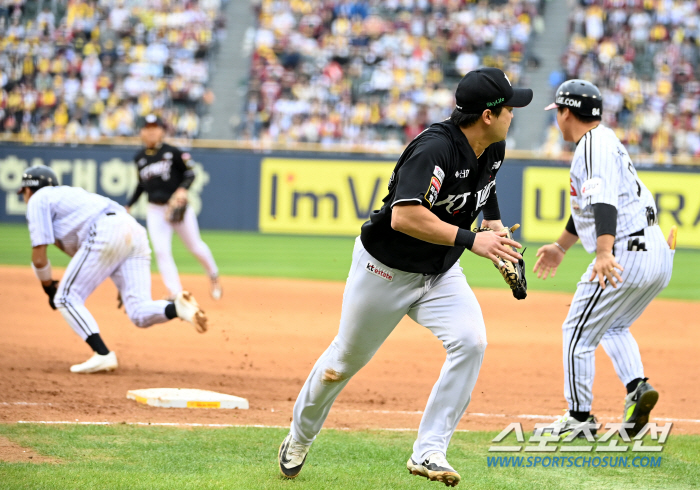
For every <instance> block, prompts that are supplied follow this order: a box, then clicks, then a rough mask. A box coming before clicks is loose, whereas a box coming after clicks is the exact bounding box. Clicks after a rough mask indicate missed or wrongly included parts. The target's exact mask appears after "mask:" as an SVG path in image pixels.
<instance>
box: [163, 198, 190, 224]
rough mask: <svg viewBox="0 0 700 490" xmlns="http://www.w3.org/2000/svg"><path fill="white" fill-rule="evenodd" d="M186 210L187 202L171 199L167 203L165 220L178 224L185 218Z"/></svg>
mask: <svg viewBox="0 0 700 490" xmlns="http://www.w3.org/2000/svg"><path fill="white" fill-rule="evenodd" d="M185 210H187V200H185V199H177V198H172V199H170V201H168V212H167V218H168V221H170V222H171V223H180V222H181V221H182V219H183V218H184V217H185Z"/></svg>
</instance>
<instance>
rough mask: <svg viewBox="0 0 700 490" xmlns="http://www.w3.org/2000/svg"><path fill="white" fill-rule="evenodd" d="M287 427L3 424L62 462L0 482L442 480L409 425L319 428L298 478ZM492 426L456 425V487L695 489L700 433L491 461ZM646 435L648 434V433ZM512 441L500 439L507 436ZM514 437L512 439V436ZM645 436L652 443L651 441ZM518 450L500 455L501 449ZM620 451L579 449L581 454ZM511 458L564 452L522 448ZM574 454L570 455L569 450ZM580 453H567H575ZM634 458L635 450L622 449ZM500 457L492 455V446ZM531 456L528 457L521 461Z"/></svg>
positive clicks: (23, 466)
mask: <svg viewBox="0 0 700 490" xmlns="http://www.w3.org/2000/svg"><path fill="white" fill-rule="evenodd" d="M285 433H286V430H282V429H263V428H230V429H205V428H197V429H180V428H164V427H136V426H127V425H111V426H78V425H65V426H53V427H47V426H41V425H0V435H3V436H5V437H7V438H9V439H10V440H12V441H14V442H16V443H18V444H20V445H22V446H25V447H31V448H33V449H34V450H35V451H36V452H38V453H40V454H42V455H45V456H50V457H52V458H54V459H56V460H58V463H41V464H32V463H2V462H0V487H2V488H13V489H21V488H31V489H38V488H41V489H44V488H45V489H51V488H57V489H63V488H72V489H81V488H85V489H91V490H92V489H101V488H104V489H121V488H124V489H133V488H149V489H160V488H163V489H172V488H197V489H208V488H227V489H277V488H281V489H292V488H294V489H335V488H338V489H343V490H355V489H379V488H387V489H411V488H420V489H425V488H444V487H443V486H442V484H439V483H432V484H428V483H427V481H426V480H425V479H424V478H419V477H416V476H411V475H409V473H408V471H407V470H406V469H405V464H406V460H407V459H408V457H409V456H410V454H411V447H412V443H413V440H414V438H415V436H416V433H415V432H386V431H353V432H347V431H338V430H324V431H322V432H321V434H320V435H319V438H318V439H317V441H316V442H315V443H314V446H313V448H312V450H311V452H310V453H309V456H308V459H307V463H306V465H305V467H304V470H303V471H302V473H301V474H300V475H299V477H298V478H297V479H296V480H293V481H287V480H283V479H281V478H280V477H279V475H278V469H277V448H278V445H279V443H280V442H281V440H282V439H283V438H284V435H285ZM496 434H497V432H459V433H456V434H455V436H454V437H453V439H452V443H451V445H450V449H449V451H448V458H449V460H450V462H451V463H452V465H453V466H454V467H455V468H456V469H457V470H458V471H460V472H461V475H462V478H463V481H462V483H461V484H460V485H459V487H458V488H468V489H510V488H513V489H516V488H517V489H534V490H541V489H543V488H546V489H567V488H596V489H598V488H601V489H603V488H610V489H621V488H629V489H635V490H636V489H642V488H643V489H652V488H663V489H670V488H678V489H681V488H697V487H698V484H699V483H698V482H700V454H699V452H700V437H699V436H674V435H673V433H672V434H671V436H670V437H669V439H668V441H667V443H666V445H665V447H664V450H663V452H662V453H660V454H659V453H646V454H643V456H650V455H651V456H654V457H658V456H662V460H661V465H660V466H659V467H657V468H632V467H628V468H619V467H618V468H576V467H570V468H542V467H537V468H534V467H530V468H493V467H491V468H489V467H488V466H487V460H486V458H487V456H493V455H494V453H489V452H488V447H489V446H490V445H491V444H492V443H491V440H492V439H493V437H495V435H496ZM647 438H648V437H647ZM507 441H508V439H507V440H506V441H505V443H506V444H508V442H507ZM514 442H515V441H514V440H513V441H511V443H514ZM648 443H650V441H649V442H648ZM504 454H505V455H509V456H512V455H514V454H513V453H507V454H506V453H501V455H504ZM606 454H607V455H613V456H619V455H620V454H619V453H600V452H598V453H585V454H584V456H587V457H594V456H604V455H606ZM515 455H516V456H524V457H526V458H527V457H528V456H532V457H533V458H534V457H537V456H540V457H544V456H548V455H549V456H563V455H564V454H562V453H560V452H556V453H548V454H543V453H524V452H521V453H519V454H515ZM569 455H571V453H569ZM580 455H581V454H580V453H579V454H573V456H580ZM623 455H627V456H629V460H628V461H629V462H630V463H629V464H630V465H631V460H632V457H633V456H635V455H638V453H631V452H627V453H624V454H623ZM496 456H498V454H496ZM526 461H527V460H526Z"/></svg>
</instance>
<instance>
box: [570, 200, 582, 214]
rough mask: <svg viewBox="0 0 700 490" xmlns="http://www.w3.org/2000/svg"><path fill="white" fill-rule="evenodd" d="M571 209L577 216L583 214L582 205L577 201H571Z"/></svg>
mask: <svg viewBox="0 0 700 490" xmlns="http://www.w3.org/2000/svg"><path fill="white" fill-rule="evenodd" d="M571 210H572V211H573V213H574V214H575V215H576V216H581V206H579V205H578V203H577V202H576V201H573V202H572V203H571Z"/></svg>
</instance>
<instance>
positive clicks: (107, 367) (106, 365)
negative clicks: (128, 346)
mask: <svg viewBox="0 0 700 490" xmlns="http://www.w3.org/2000/svg"><path fill="white" fill-rule="evenodd" d="M118 365H119V364H118V363H117V355H116V354H115V353H114V352H110V353H109V354H105V355H104V356H101V355H100V354H98V353H97V352H95V354H94V355H93V356H92V357H91V358H90V359H88V360H87V361H85V362H84V363H82V364H75V365H73V366H71V367H70V372H71V373H82V374H90V373H99V372H101V371H114V370H115V369H117V366H118Z"/></svg>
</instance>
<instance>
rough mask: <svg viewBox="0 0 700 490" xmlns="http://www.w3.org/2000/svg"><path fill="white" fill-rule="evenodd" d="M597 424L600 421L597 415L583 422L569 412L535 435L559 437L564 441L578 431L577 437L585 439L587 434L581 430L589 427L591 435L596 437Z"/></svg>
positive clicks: (536, 431)
mask: <svg viewBox="0 0 700 490" xmlns="http://www.w3.org/2000/svg"><path fill="white" fill-rule="evenodd" d="M597 424H598V419H596V418H595V415H589V416H588V418H587V419H586V420H584V421H583V422H581V421H580V420H577V419H575V418H574V417H572V416H571V414H570V413H569V411H568V410H567V411H566V413H565V414H564V415H562V416H561V417H559V418H558V419H557V420H555V421H554V422H552V423H551V424H549V425H548V426H546V427H544V428H538V429H535V433H536V434H538V435H543V436H547V435H549V436H553V437H559V439H564V438H565V437H567V436H569V434H571V433H572V432H574V431H578V435H577V436H576V437H578V438H585V437H586V434H585V432H584V431H583V430H581V429H583V428H584V427H588V428H589V429H590V433H591V435H592V436H595V435H596V433H597V432H598V427H597Z"/></svg>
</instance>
